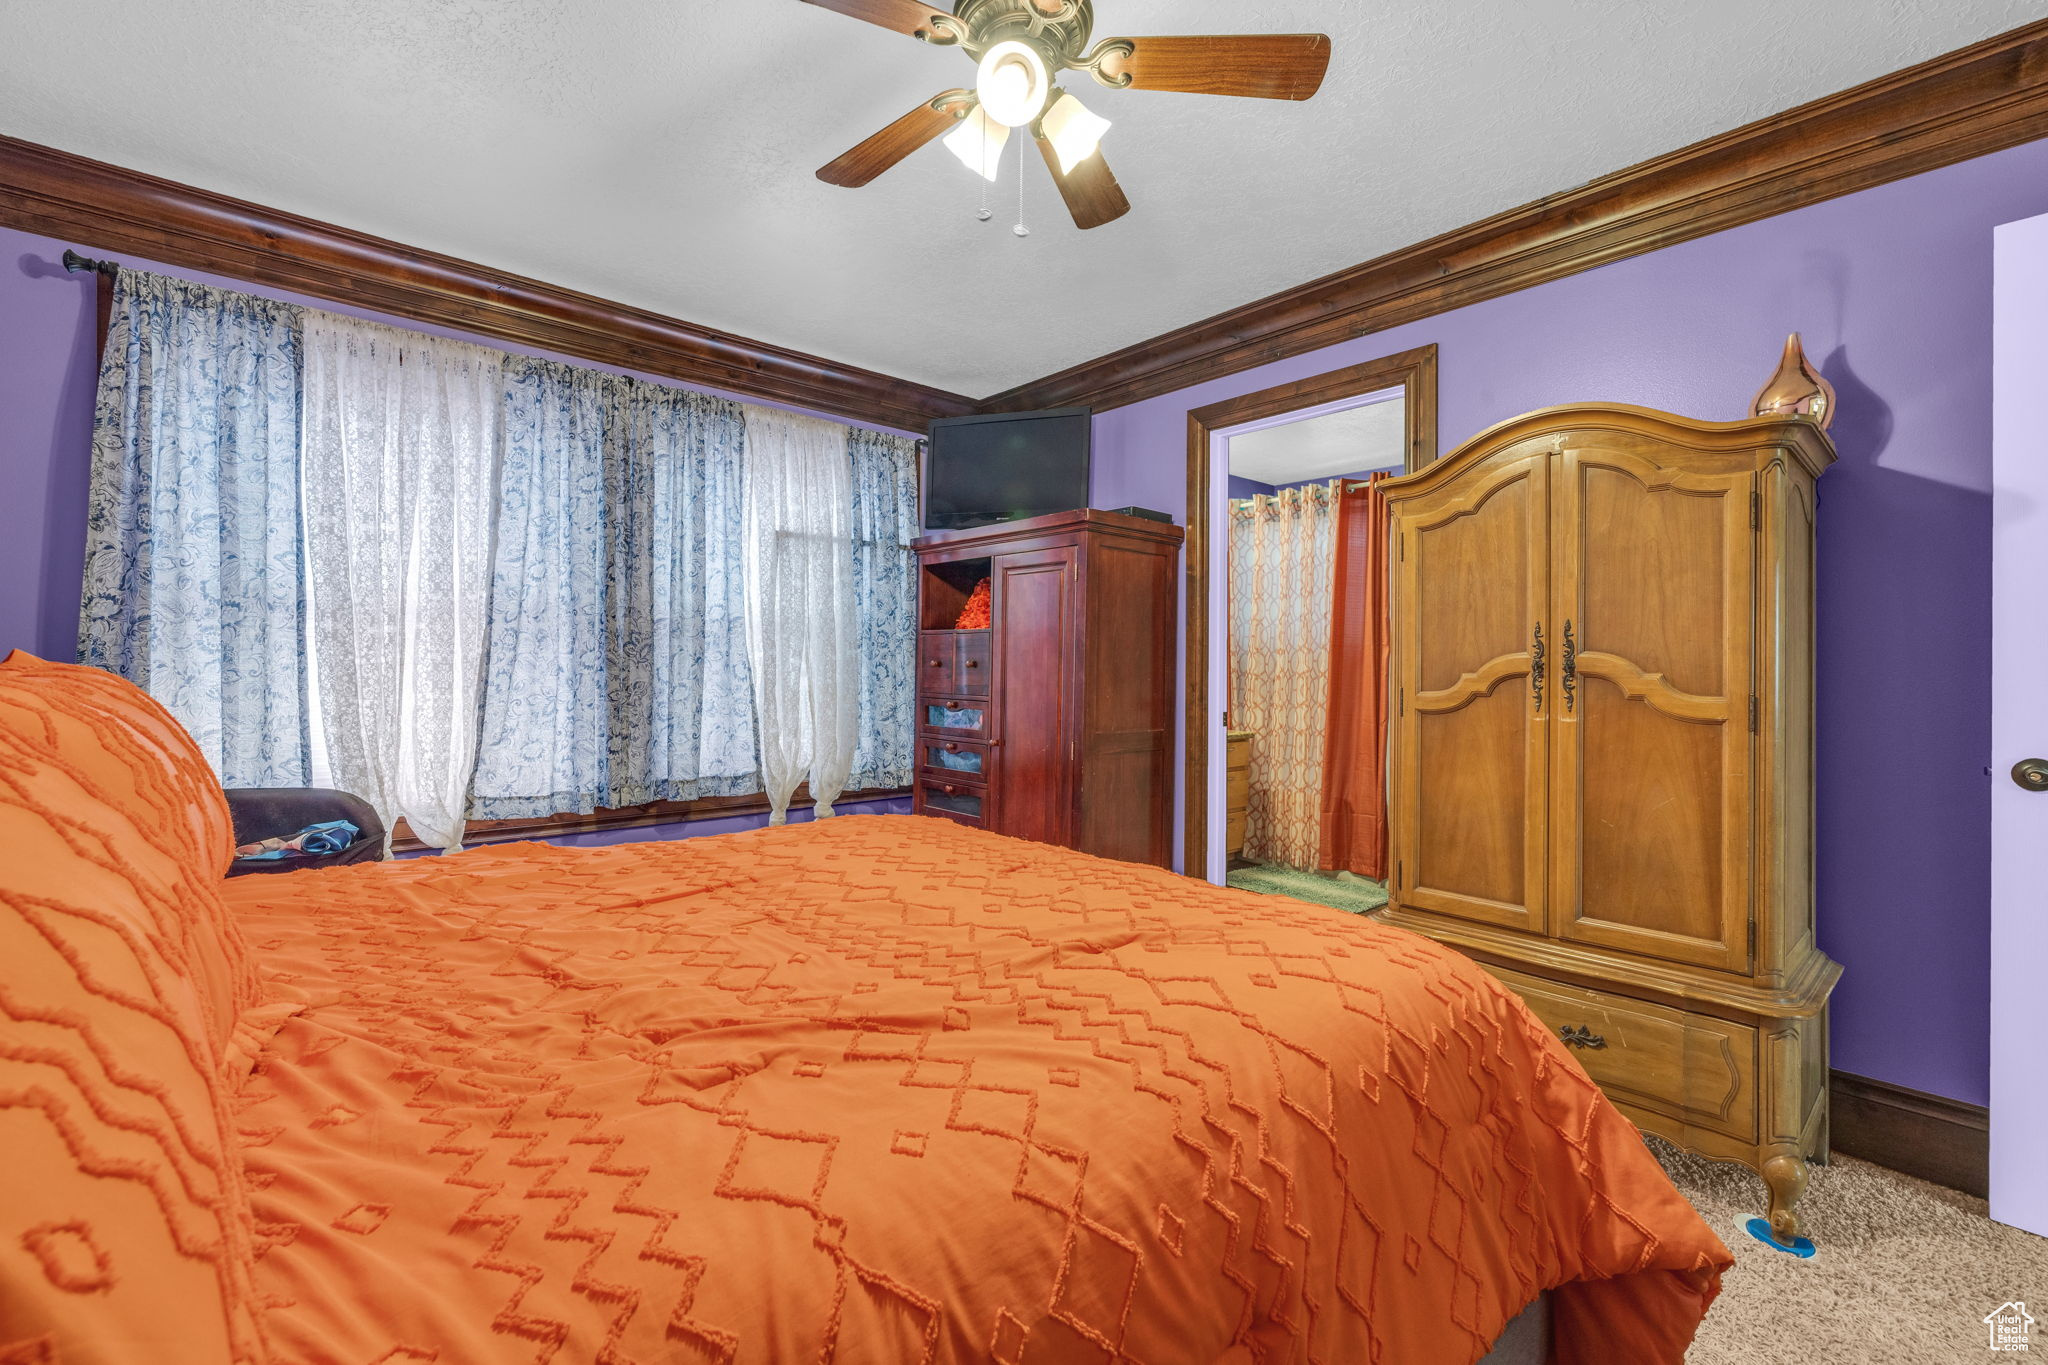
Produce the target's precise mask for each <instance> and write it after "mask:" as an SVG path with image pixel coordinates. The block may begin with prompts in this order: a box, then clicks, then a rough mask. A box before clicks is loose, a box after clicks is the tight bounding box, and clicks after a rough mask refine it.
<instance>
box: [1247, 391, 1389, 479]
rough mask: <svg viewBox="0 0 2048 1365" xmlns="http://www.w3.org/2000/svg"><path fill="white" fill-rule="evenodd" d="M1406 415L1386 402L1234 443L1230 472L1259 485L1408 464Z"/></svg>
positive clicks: (1267, 430)
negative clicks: (1253, 480) (1404, 453)
mask: <svg viewBox="0 0 2048 1365" xmlns="http://www.w3.org/2000/svg"><path fill="white" fill-rule="evenodd" d="M1406 417H1407V412H1406V409H1405V407H1404V406H1403V404H1402V402H1401V400H1400V399H1399V398H1398V397H1395V398H1383V399H1381V400H1380V401H1379V402H1377V403H1365V404H1362V405H1360V406H1358V407H1355V408H1344V409H1342V410H1340V411H1337V412H1326V413H1324V414H1323V415H1322V416H1321V417H1309V418H1305V419H1303V420H1302V421H1299V422H1283V423H1282V424H1280V425H1279V426H1277V427H1266V428H1264V429H1262V430H1259V431H1247V432H1245V433H1243V434H1242V435H1238V436H1232V437H1231V438H1230V472H1231V473H1232V474H1235V475H1236V476H1237V477H1238V478H1240V479H1257V480H1258V481H1259V482H1260V483H1272V484H1281V483H1299V482H1301V481H1302V480H1303V479H1327V478H1331V477H1333V476H1335V475H1338V474H1356V473H1358V472H1360V471H1361V470H1367V469H1394V468H1397V467H1399V466H1400V465H1401V464H1403V463H1404V458H1403V450H1404V448H1405V446H1406V445H1407V441H1406V436H1407V422H1406Z"/></svg>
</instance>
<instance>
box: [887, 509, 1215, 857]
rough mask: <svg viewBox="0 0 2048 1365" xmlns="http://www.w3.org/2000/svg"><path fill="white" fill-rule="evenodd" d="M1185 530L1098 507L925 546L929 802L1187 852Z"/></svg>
mask: <svg viewBox="0 0 2048 1365" xmlns="http://www.w3.org/2000/svg"><path fill="white" fill-rule="evenodd" d="M1181 537H1182V531H1181V528H1180V527H1178V526H1175V525H1173V524H1172V523H1170V522H1161V521H1152V520H1149V519H1147V518H1144V517H1131V516H1123V515H1120V514H1118V513H1115V512H1100V511H1092V510H1087V509H1083V510H1080V511H1074V512H1058V513H1054V514H1052V515H1050V516H1043V517H1032V518H1029V519H1027V520H1023V521H1012V522H1004V523H1002V524H1000V525H996V526H989V527H983V528H979V529H976V530H971V531H941V532H936V533H934V534H932V535H928V536H925V537H924V538H922V539H920V540H918V541H916V542H915V543H914V544H913V547H912V548H913V549H915V550H916V552H917V562H918V619H919V625H920V627H921V629H920V631H919V634H918V657H917V769H916V781H917V796H916V809H917V811H918V813H919V814H921V815H938V816H944V817H945V818H947V819H950V820H956V821H958V822H960V823H961V824H964V825H972V826H974V827H975V828H977V829H989V830H993V831H995V832H996V833H998V834H1011V835H1015V836H1016V837H1018V838H1020V839H1034V840H1037V841H1038V842H1040V843H1047V844H1061V845H1064V846H1066V847H1068V848H1076V849H1079V850H1081V851H1082V852H1084V853H1095V854H1100V855H1101V856H1103V857H1105V858H1121V859H1123V860H1125V861H1128V862H1139V863H1154V864H1157V865H1158V866H1160V867H1166V866H1169V865H1170V862H1171V853H1170V850H1169V848H1168V840H1169V838H1170V835H1171V823H1172V818H1173V816H1172V804H1173V772H1172V761H1173V728H1172V727H1173V702H1174V691H1173V688H1174V668H1173V663H1174V624H1175V619H1174V618H1175V589H1176V586H1177V584H1176V580H1177V577H1178V572H1179V567H1180V544H1181ZM983 581H986V582H987V583H988V584H989V616H988V626H987V628H985V629H967V630H962V629H958V628H957V627H958V624H959V621H960V614H961V610H962V608H963V607H964V606H965V605H966V604H967V602H968V601H969V599H970V598H971V597H972V596H973V594H974V590H975V587H976V586H977V585H978V584H980V583H982V582H983Z"/></svg>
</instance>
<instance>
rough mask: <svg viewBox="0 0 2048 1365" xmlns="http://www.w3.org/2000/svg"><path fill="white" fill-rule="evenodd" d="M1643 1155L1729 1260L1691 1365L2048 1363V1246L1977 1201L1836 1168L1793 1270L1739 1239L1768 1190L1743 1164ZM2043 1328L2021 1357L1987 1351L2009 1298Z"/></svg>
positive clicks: (1815, 1200)
mask: <svg viewBox="0 0 2048 1365" xmlns="http://www.w3.org/2000/svg"><path fill="white" fill-rule="evenodd" d="M1650 1145H1651V1147H1652V1148H1653V1149H1655V1151H1656V1152H1657V1155H1658V1159H1659V1160H1661V1161H1662V1162H1663V1163H1664V1169H1665V1170H1666V1171H1668V1172H1670V1175H1671V1178H1672V1180H1673V1181H1674V1182H1676V1183H1677V1185H1678V1188H1679V1189H1681V1190H1683V1191H1684V1192H1685V1195H1686V1197H1687V1198H1689V1199H1690V1200H1692V1202H1693V1205H1694V1207H1696V1208H1698V1209H1699V1211H1700V1213H1701V1214H1702V1215H1703V1216H1704V1217H1705V1218H1706V1220H1707V1221H1708V1222H1709V1223H1711V1224H1712V1225H1713V1228H1714V1231H1715V1232H1717V1233H1719V1234H1720V1236H1721V1240H1722V1241H1723V1242H1726V1243H1727V1244H1728V1249H1729V1250H1730V1251H1732V1252H1734V1253H1735V1268H1734V1269H1733V1270H1732V1271H1730V1272H1729V1273H1728V1276H1727V1278H1726V1279H1725V1280H1724V1281H1723V1282H1722V1283H1723V1288H1722V1290H1721V1297H1720V1299H1719V1300H1717V1301H1716V1302H1715V1304H1714V1307H1713V1310H1712V1311H1711V1312H1709V1313H1708V1314H1707V1320H1706V1322H1705V1323H1704V1324H1702V1326H1701V1328H1700V1334H1699V1336H1698V1338H1697V1339H1696V1340H1695V1341H1694V1343H1693V1348H1692V1352H1691V1353H1690V1354H1689V1355H1688V1356H1687V1357H1686V1360H1687V1362H1688V1365H1821V1363H1822V1362H1828V1363H1829V1365H1834V1363H1835V1362H1842V1363H1843V1365H1847V1363H1848V1362H1855V1363H1856V1365H1947V1363H1948V1362H1950V1361H1975V1362H1980V1365H1995V1362H1998V1361H2002V1360H2019V1359H2025V1358H2028V1357H2035V1358H2038V1357H2040V1356H2043V1355H2048V1239H2044V1238H2040V1237H2035V1236H2033V1235H2032V1234H2030V1233H2025V1232H2020V1231H2018V1230H2017V1229H2015V1228H2009V1227H2005V1226H2004V1225H2002V1224H1999V1223H1994V1222H1992V1221H1991V1220H1990V1219H1989V1218H1987V1217H1985V1214H1984V1201H1983V1200H1981V1199H1972V1198H1970V1197H1969V1196H1968V1195H1962V1194H1957V1193H1955V1192H1954V1191H1952V1190H1945V1189H1942V1188H1941V1187H1940V1186H1937V1185H1929V1184H1926V1183H1924V1182H1922V1181H1918V1180H1914V1179H1913V1178H1911V1177H1910V1176H1904V1175H1900V1174H1898V1173H1897V1172H1895V1171H1888V1170H1886V1169H1884V1168H1883V1167H1881V1166H1873V1165H1871V1164H1869V1163H1868V1162H1864V1161H1857V1160H1855V1159H1853V1158H1851V1157H1837V1158H1835V1160H1834V1163H1833V1164H1832V1165H1829V1166H1824V1167H1817V1168H1816V1169H1815V1170H1814V1172H1813V1182H1812V1184H1810V1185H1809V1186H1808V1187H1807V1191H1806V1197H1805V1198H1804V1199H1803V1200H1801V1201H1800V1205H1799V1213H1800V1217H1801V1220H1802V1222H1803V1224H1804V1231H1805V1232H1806V1233H1807V1235H1809V1236H1811V1237H1812V1238H1813V1240H1814V1242H1815V1244H1816V1245H1817V1246H1818V1247H1819V1254H1818V1255H1816V1256H1815V1257H1814V1258H1813V1259H1812V1260H1804V1261H1802V1260H1800V1259H1798V1258H1797V1257H1793V1256H1787V1255H1785V1254H1784V1253H1783V1252H1777V1251H1772V1250H1771V1249H1770V1248H1769V1247H1766V1246H1763V1245H1762V1244H1760V1243H1758V1242H1756V1241H1754V1240H1753V1239H1751V1238H1749V1237H1747V1236H1745V1235H1744V1234H1743V1232H1742V1231H1741V1226H1742V1223H1743V1221H1744V1220H1745V1219H1748V1218H1751V1217H1753V1216H1755V1215H1756V1214H1758V1213H1761V1212H1762V1211H1763V1198H1764V1188H1763V1182H1762V1181H1761V1180H1759V1179H1757V1178H1756V1176H1755V1175H1753V1174H1751V1173H1750V1171H1749V1170H1748V1169H1747V1168H1745V1167H1741V1166H1731V1165H1726V1164H1724V1163H1721V1162H1714V1161H1702V1160H1700V1159H1699V1158H1697V1157H1690V1156H1686V1155H1685V1154H1683V1153H1681V1152H1679V1151H1678V1150H1677V1149H1676V1148H1673V1147H1671V1146H1670V1145H1668V1144H1666V1143H1663V1142H1660V1141H1658V1140H1657V1139H1655V1138H1652V1139H1651V1140H1650ZM2012 1299H2017V1300H2021V1301H2023V1302H2025V1303H2026V1304H2027V1305H2028V1306H2029V1309H2030V1311H2031V1312H2032V1313H2033V1314H2034V1316H2035V1317H2036V1318H2037V1319H2039V1322H2038V1323H2037V1325H2036V1326H2035V1328H2034V1332H2033V1338H2034V1339H2033V1349H2032V1350H2031V1351H2029V1352H2028V1353H2027V1355H2026V1356H2021V1355H2019V1354H2017V1353H2014V1354H2005V1353H1997V1354H1994V1353H1993V1352H1992V1351H1990V1350H1989V1349H1988V1347H1987V1344H1986V1340H1987V1339H1986V1332H1985V1327H1984V1324H1983V1322H1982V1321H1981V1319H1982V1318H1983V1317H1984V1315H1985V1314H1986V1313H1989V1312H1990V1311H1991V1310H1992V1309H1994V1308H1997V1307H1998V1306H1999V1305H2001V1304H2003V1303H2005V1302H2006V1301H2007V1300H2012Z"/></svg>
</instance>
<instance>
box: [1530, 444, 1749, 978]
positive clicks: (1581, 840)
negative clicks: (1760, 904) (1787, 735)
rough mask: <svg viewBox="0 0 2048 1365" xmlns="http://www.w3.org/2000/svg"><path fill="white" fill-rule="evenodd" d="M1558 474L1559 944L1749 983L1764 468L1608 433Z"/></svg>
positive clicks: (1554, 718)
mask: <svg viewBox="0 0 2048 1365" xmlns="http://www.w3.org/2000/svg"><path fill="white" fill-rule="evenodd" d="M1731 466H1732V467H1731ZM1555 475H1556V477H1555V480H1554V483H1553V488H1552V497H1553V500H1554V508H1553V511H1554V519H1553V522H1552V529H1553V545H1552V567H1553V573H1552V580H1551V581H1552V593H1553V601H1552V604H1551V607H1550V609H1549V612H1548V613H1547V615H1548V618H1549V619H1550V621H1552V622H1553V623H1554V625H1553V628H1554V630H1555V631H1556V635H1557V644H1558V654H1557V656H1556V657H1557V670H1556V673H1557V681H1558V689H1557V695H1556V704H1555V705H1554V706H1553V707H1552V708H1551V712H1550V718H1549V719H1550V726H1551V747H1550V779H1551V788H1552V795H1551V798H1550V801H1549V807H1550V811H1551V822H1550V859H1549V862H1550V873H1551V890H1550V903H1551V905H1552V906H1554V907H1556V914H1555V918H1554V923H1553V926H1552V932H1553V933H1554V934H1556V935H1557V936H1558V937H1560V938H1564V939H1568V940H1572V941H1576V942H1581V943H1588V944H1597V945H1600V946H1602V947H1607V948H1617V949H1622V950H1625V951H1629V952H1634V953H1640V954H1643V955H1645V956H1648V957H1657V958H1663V959H1666V960H1671V961H1678V962H1687V963H1694V964H1697V965H1700V966H1705V967H1713V968H1718V969H1721V970H1726V971H1738V972H1747V971H1748V970H1749V968H1750V953H1751V946H1750V924H1751V917H1752V908H1753V896H1752V881H1753V866H1752V851H1753V849H1754V847H1755V832H1754V830H1753V828H1752V823H1753V818H1754V778H1753V773H1752V761H1753V760H1752V750H1753V740H1752V731H1751V726H1752V724H1753V723H1754V720H1753V718H1754V703H1753V702H1752V697H1753V696H1754V695H1755V677H1754V664H1753V652H1754V651H1753V647H1752V639H1753V633H1754V628H1755V620H1754V611H1753V602H1754V598H1755V561H1756V547H1755V531H1754V528H1753V523H1754V521H1755V518H1756V496H1755V495H1756V491H1757V485H1756V476H1755V467H1754V464H1753V462H1752V461H1750V460H1747V459H1744V460H1740V461H1731V460H1729V459H1727V458H1726V457H1719V456H1714V455H1706V454H1701V455H1697V456H1690V457H1689V455H1688V453H1687V452H1685V451H1683V450H1681V449H1677V448H1674V447H1672V446H1670V445H1668V444H1667V443H1664V442H1661V441H1657V440H1653V439H1650V438H1646V437H1643V436H1640V435H1636V434H1631V433H1622V432H1611V431H1593V432H1586V433H1581V434H1578V435H1576V436H1575V437H1574V438H1573V440H1572V443H1571V444H1570V445H1569V446H1568V447H1567V448H1566V449H1565V450H1564V451H1563V452H1562V453H1561V454H1560V455H1559V456H1558V463H1557V466H1556V470H1555Z"/></svg>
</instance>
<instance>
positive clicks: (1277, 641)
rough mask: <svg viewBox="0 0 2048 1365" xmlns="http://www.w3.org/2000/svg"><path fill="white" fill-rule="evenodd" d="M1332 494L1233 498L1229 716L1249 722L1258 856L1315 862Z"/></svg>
mask: <svg viewBox="0 0 2048 1365" xmlns="http://www.w3.org/2000/svg"><path fill="white" fill-rule="evenodd" d="M1335 503H1336V495H1335V494H1334V492H1333V491H1332V490H1331V488H1330V486H1329V485H1328V484H1316V485H1312V486H1310V487H1307V488H1290V489H1286V490H1284V491H1282V492H1280V493H1278V494H1276V495H1272V496H1267V495H1264V494H1261V495H1260V496H1258V497H1255V498H1243V499H1239V500H1237V501H1234V502H1232V503H1231V504H1230V508H1229V525H1230V547H1229V552H1230V722H1231V725H1232V727H1233V728H1235V729H1240V730H1250V731H1252V732H1253V734H1252V742H1251V743H1252V765H1251V800H1250V807H1249V809H1248V810H1247V811H1246V813H1245V843H1244V856H1245V857H1246V858H1248V859H1251V860H1253V861H1255V862H1265V863H1278V864H1282V865H1284V866H1288V867H1298V868H1313V867H1315V865H1316V856H1317V851H1318V847H1319V845H1320V843H1321V835H1322V818H1321V798H1322V784H1323V751H1324V746H1325V723H1326V713H1327V707H1328V704H1329V687H1330V598H1331V583H1332V572H1333V559H1334V553H1335V548H1336V516H1335Z"/></svg>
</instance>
